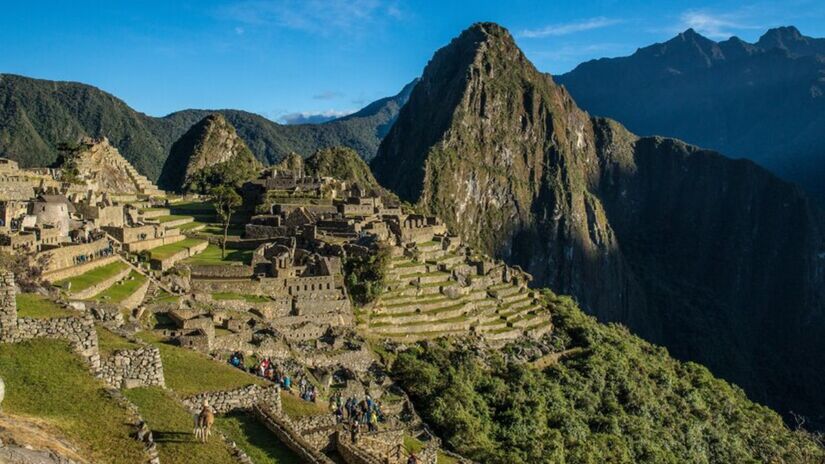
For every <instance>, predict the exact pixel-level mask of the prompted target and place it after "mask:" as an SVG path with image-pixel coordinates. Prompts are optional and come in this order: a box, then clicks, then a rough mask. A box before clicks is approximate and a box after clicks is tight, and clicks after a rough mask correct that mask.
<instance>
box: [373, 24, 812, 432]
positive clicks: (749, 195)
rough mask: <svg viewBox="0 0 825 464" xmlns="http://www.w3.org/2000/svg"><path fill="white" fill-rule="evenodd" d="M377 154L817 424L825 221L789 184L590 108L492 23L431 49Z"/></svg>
mask: <svg viewBox="0 0 825 464" xmlns="http://www.w3.org/2000/svg"><path fill="white" fill-rule="evenodd" d="M422 121H427V122H428V123H427V124H422V123H421V122H422ZM372 168H373V170H374V173H375V175H376V178H377V179H378V181H379V182H381V184H382V185H384V186H385V187H388V188H390V189H391V190H393V191H395V192H396V193H398V194H399V196H400V197H401V199H402V200H407V201H411V202H418V204H419V205H420V206H421V207H422V208H424V209H426V210H428V211H430V212H431V213H435V214H437V215H439V216H440V217H441V218H442V219H443V220H444V221H445V223H446V224H447V225H448V226H449V228H450V229H451V230H452V231H453V232H457V233H459V234H460V235H461V236H462V237H463V238H464V239H465V240H467V241H469V242H470V243H471V244H473V245H475V246H478V247H480V248H481V249H483V250H485V251H487V252H488V253H490V254H494V255H496V256H498V257H501V258H503V259H505V260H506V261H507V262H509V263H510V264H517V265H520V266H521V267H523V268H524V269H525V270H527V271H528V272H530V273H531V274H533V275H534V277H535V284H536V285H539V286H549V287H551V288H552V289H553V290H554V291H557V292H559V293H564V294H570V295H573V296H574V297H575V298H576V299H577V300H578V301H579V302H580V304H581V305H582V307H583V308H584V309H586V310H587V311H588V312H590V313H591V314H595V315H596V316H598V317H599V318H600V319H601V320H605V321H618V322H622V323H624V324H626V325H628V326H629V327H630V328H631V329H632V330H633V331H635V332H636V333H638V334H639V335H641V336H643V337H644V338H646V339H648V340H651V341H653V342H655V343H658V344H662V345H664V346H666V347H667V348H668V349H669V350H670V351H671V352H672V353H673V354H674V355H675V356H676V357H678V358H681V359H688V360H694V361H698V362H701V363H702V364H705V365H707V366H708V367H709V368H710V369H711V370H712V371H713V372H714V373H716V374H717V375H720V376H722V377H724V378H726V379H728V380H730V381H732V382H735V383H736V384H738V385H740V386H742V387H743V388H744V389H745V391H747V392H748V394H749V395H750V396H751V397H752V398H754V399H755V400H757V401H760V402H764V403H766V404H768V405H771V406H773V407H775V408H777V409H778V410H779V411H780V412H782V413H783V414H786V415H787V416H789V414H790V412H791V411H793V412H796V413H799V414H803V415H805V416H807V417H808V418H809V424H810V423H812V422H813V423H816V424H817V425H818V426H825V402H823V400H825V396H823V395H825V394H823V391H822V389H821V385H823V384H825V372H823V370H822V369H820V368H819V367H818V366H821V365H822V364H823V363H825V272H823V271H822V269H823V266H825V219H823V215H822V212H821V211H819V210H818V209H816V208H815V207H813V206H811V204H810V202H809V201H808V200H807V199H806V198H805V196H804V195H803V194H802V193H801V192H800V191H799V189H798V188H796V187H794V186H793V185H791V184H788V183H786V182H783V181H781V180H779V179H777V178H776V177H774V176H773V175H771V174H770V173H768V172H767V171H765V170H763V169H761V168H759V167H758V166H756V165H754V164H753V163H751V162H748V161H733V160H730V159H727V158H724V157H723V156H721V155H719V154H717V153H713V152H709V151H704V150H701V149H699V148H696V147H693V146H690V145H686V144H684V143H682V142H679V141H676V140H672V139H663V138H639V137H637V136H635V135H634V134H632V133H630V132H629V131H627V130H626V129H625V128H624V127H622V126H621V125H619V124H618V123H616V122H614V121H611V120H607V119H602V118H593V117H591V116H590V115H588V114H587V113H585V112H584V111H582V110H580V109H579V108H578V107H577V106H576V104H575V102H574V101H573V99H572V98H571V97H570V95H569V94H568V93H567V92H566V90H565V89H564V88H563V87H561V86H558V85H556V84H555V83H554V82H553V80H552V78H551V77H550V76H548V75H546V74H543V73H540V72H538V71H537V70H536V69H535V67H534V66H533V65H532V64H531V63H530V62H529V61H528V60H527V59H526V57H525V56H524V55H523V53H522V52H521V51H520V50H519V49H518V47H517V46H516V45H515V42H514V41H513V39H512V37H511V36H510V34H509V33H508V32H507V31H506V30H504V29H503V28H501V27H500V26H497V25H495V24H489V23H483V24H477V25H475V26H473V27H471V28H470V29H468V30H466V31H464V32H463V33H462V34H461V35H460V36H459V37H457V38H456V39H454V40H453V41H452V42H451V43H450V44H449V45H447V46H446V47H444V48H442V49H441V50H439V51H438V52H436V54H435V55H434V56H433V58H432V60H431V61H430V63H429V64H428V65H427V67H426V68H425V70H424V73H423V75H422V78H421V80H420V82H419V84H418V85H417V86H416V88H415V89H414V90H413V93H412V95H411V96H410V100H409V102H408V103H407V105H406V106H405V107H404V108H403V109H402V111H401V113H400V114H399V117H398V120H397V122H396V123H395V125H394V126H393V127H392V129H391V130H390V132H389V134H388V135H387V137H386V138H385V139H384V141H383V142H382V144H381V147H380V149H379V154H378V156H377V157H376V158H375V160H373V162H372Z"/></svg>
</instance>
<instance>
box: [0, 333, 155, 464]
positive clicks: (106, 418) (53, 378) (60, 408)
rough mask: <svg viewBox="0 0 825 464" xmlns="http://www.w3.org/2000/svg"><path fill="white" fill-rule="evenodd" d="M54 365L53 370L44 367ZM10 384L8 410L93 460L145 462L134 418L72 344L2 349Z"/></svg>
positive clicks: (0, 372)
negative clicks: (109, 393) (55, 432)
mask: <svg viewBox="0 0 825 464" xmlns="http://www.w3.org/2000/svg"><path fill="white" fill-rule="evenodd" d="M44 366H51V368H44ZM0 376H2V377H3V380H4V381H5V382H6V398H5V400H4V401H3V410H4V411H5V412H7V413H10V414H17V415H21V416H29V417H37V418H38V419H40V420H43V421H45V422H47V423H48V424H49V425H50V426H52V427H54V428H55V429H57V430H59V431H60V432H61V433H62V434H64V435H65V436H66V437H68V438H69V439H70V440H71V441H72V442H73V443H74V445H76V446H78V447H79V448H80V449H81V450H82V453H83V454H84V455H85V456H86V458H88V460H89V462H95V463H111V464H120V463H123V464H134V463H136V462H143V460H144V459H145V456H144V454H143V451H142V445H141V444H140V443H139V442H138V441H136V440H134V439H133V438H132V437H130V433H131V432H132V430H133V427H132V426H131V423H130V421H131V418H130V417H129V415H128V414H127V412H126V411H125V410H124V409H123V408H121V407H120V406H119V405H118V404H117V403H116V402H115V401H114V400H112V399H111V398H109V396H107V395H106V393H105V392H104V390H103V383H102V381H100V380H97V379H95V378H94V377H93V376H92V375H91V374H90V373H89V370H88V368H87V367H86V365H85V364H84V363H83V361H81V359H80V358H79V357H78V356H76V355H75V354H73V353H72V351H71V348H70V347H69V345H68V343H66V342H61V341H57V340H43V339H41V340H30V341H27V342H23V343H16V344H3V345H0Z"/></svg>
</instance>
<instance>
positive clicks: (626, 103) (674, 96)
mask: <svg viewBox="0 0 825 464" xmlns="http://www.w3.org/2000/svg"><path fill="white" fill-rule="evenodd" d="M823 73H825V39H814V38H810V37H805V36H804V35H802V34H800V32H799V31H798V30H797V29H796V28H793V27H783V28H776V29H771V30H769V31H767V32H766V33H765V34H764V35H763V36H762V37H761V38H760V39H759V40H758V41H757V42H755V43H752V44H751V43H747V42H744V41H742V40H740V39H738V38H735V37H734V38H731V39H729V40H724V41H721V42H716V41H713V40H710V39H708V38H705V37H703V36H701V35H700V34H698V33H696V32H695V31H693V30H687V31H685V32H683V33H681V34H679V35H677V36H676V37H674V38H673V39H671V40H668V41H667V42H664V43H659V44H654V45H651V46H648V47H644V48H641V49H639V50H638V51H637V52H636V53H634V54H633V55H631V56H626V57H619V58H610V59H599V60H592V61H588V62H586V63H582V64H580V65H579V66H577V67H576V69H574V70H573V71H571V72H569V73H566V74H564V75H561V76H558V77H556V81H557V82H558V83H560V84H563V85H564V86H565V87H566V88H567V89H568V90H569V91H570V93H571V94H572V95H573V97H574V98H575V99H576V101H577V102H578V103H579V105H581V107H582V108H584V109H586V110H587V111H589V112H591V113H593V114H597V115H600V116H608V117H611V118H615V119H617V120H619V121H622V123H623V124H626V125H627V127H628V128H629V129H630V130H632V131H634V132H636V133H639V134H645V135H654V134H655V135H667V136H672V137H678V138H680V139H682V140H686V141H688V142H690V143H694V144H698V145H701V146H703V147H707V148H712V149H714V150H719V151H721V152H722V153H725V154H726V155H728V156H733V157H743V158H747V159H750V160H753V161H756V162H757V163H759V164H761V165H762V166H765V167H767V168H768V169H769V170H771V171H773V172H774V173H776V174H779V175H780V176H782V177H784V178H786V179H789V180H792V181H794V182H797V183H799V184H800V185H802V186H803V187H804V188H805V189H806V190H807V191H808V192H809V194H811V195H812V196H813V197H814V198H815V199H817V200H820V203H821V204H825V203H822V202H823V201H825V186H823V182H822V178H823V176H825V158H823V154H824V153H825V97H823V95H825V85H823V80H822V76H823Z"/></svg>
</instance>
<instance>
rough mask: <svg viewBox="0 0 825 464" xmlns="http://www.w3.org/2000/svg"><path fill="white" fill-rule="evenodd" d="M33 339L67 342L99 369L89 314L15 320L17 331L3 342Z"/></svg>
mask: <svg viewBox="0 0 825 464" xmlns="http://www.w3.org/2000/svg"><path fill="white" fill-rule="evenodd" d="M33 338H52V339H57V340H67V341H68V342H69V343H71V345H72V348H74V350H75V351H77V352H78V353H79V354H80V356H81V357H83V358H84V360H86V361H87V362H88V363H89V365H90V366H91V367H92V370H93V371H97V370H98V368H99V367H100V353H99V352H98V345H97V331H95V321H94V318H92V316H91V315H90V314H84V315H83V316H80V317H71V316H70V317H59V318H52V319H32V318H28V317H24V318H20V319H17V331H16V333H15V334H14V335H13V336H12V337H11V339H5V340H4V341H7V342H11V343H17V342H22V341H24V340H30V339H33Z"/></svg>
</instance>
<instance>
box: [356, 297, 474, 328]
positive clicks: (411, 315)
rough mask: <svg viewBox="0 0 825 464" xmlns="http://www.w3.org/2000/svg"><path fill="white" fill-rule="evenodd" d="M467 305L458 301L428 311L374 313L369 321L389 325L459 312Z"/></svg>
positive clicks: (378, 324) (376, 324)
mask: <svg viewBox="0 0 825 464" xmlns="http://www.w3.org/2000/svg"><path fill="white" fill-rule="evenodd" d="M466 306H467V303H466V302H463V301H462V302H460V303H456V304H452V305H450V306H445V307H441V308H437V309H431V310H428V311H409V312H405V313H389V314H374V315H373V316H372V317H371V318H370V321H371V322H372V321H377V322H375V323H373V324H371V326H373V327H379V326H381V325H389V324H395V323H403V322H404V321H405V320H413V319H420V318H421V317H432V316H438V315H446V313H451V312H461V311H463V310H464V308H465V307H466Z"/></svg>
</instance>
